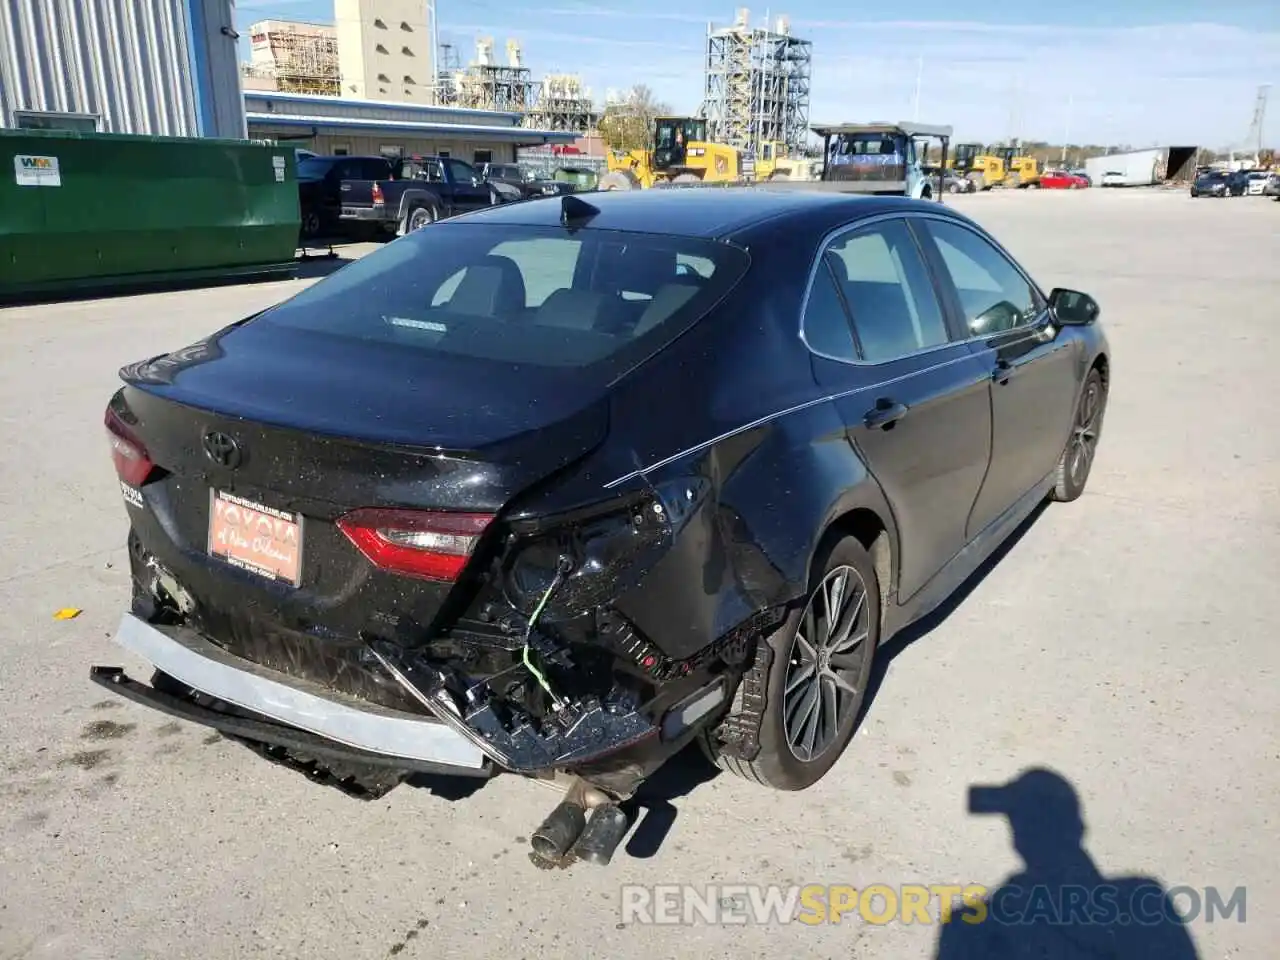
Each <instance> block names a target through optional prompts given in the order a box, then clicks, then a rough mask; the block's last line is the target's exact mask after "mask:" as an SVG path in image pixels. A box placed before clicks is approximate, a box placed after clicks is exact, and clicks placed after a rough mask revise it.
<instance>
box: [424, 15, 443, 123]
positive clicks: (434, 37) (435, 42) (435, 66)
mask: <svg viewBox="0 0 1280 960" xmlns="http://www.w3.org/2000/svg"><path fill="white" fill-rule="evenodd" d="M427 12H428V13H429V14H430V15H431V34H430V36H431V71H432V73H433V74H434V76H432V78H431V89H432V91H433V94H434V95H433V96H432V100H433V101H434V102H435V103H440V101H441V100H442V99H443V98H442V97H441V96H440V74H441V72H442V71H441V70H440V64H439V63H438V62H437V58H438V57H439V56H440V24H439V18H438V17H437V16H436V0H427Z"/></svg>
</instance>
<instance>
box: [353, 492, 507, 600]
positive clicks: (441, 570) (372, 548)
mask: <svg viewBox="0 0 1280 960" xmlns="http://www.w3.org/2000/svg"><path fill="white" fill-rule="evenodd" d="M492 521H493V515H492V514H488V513H441V512H431V511H423V510H384V509H377V508H365V509H361V510H354V511H352V512H351V513H348V514H346V515H344V516H342V517H339V518H338V529H339V530H341V531H342V532H343V533H344V534H346V537H347V539H348V540H350V541H351V542H352V543H353V544H355V546H356V549H357V550H359V551H360V552H361V553H362V554H364V556H365V558H366V559H367V560H368V561H369V562H370V563H372V564H373V565H374V566H375V567H377V568H378V569H380V570H386V571H388V572H390V573H398V574H402V575H403V576H406V577H417V578H418V579H420V580H441V581H446V582H449V581H453V580H456V579H458V575H459V574H460V573H462V570H463V568H464V567H465V566H466V565H467V561H468V560H470V559H471V554H472V551H474V550H475V547H476V543H477V541H479V539H480V535H481V534H482V533H484V531H485V529H486V528H487V527H488V526H489V524H490V523H491V522H492Z"/></svg>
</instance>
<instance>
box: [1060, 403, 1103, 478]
mask: <svg viewBox="0 0 1280 960" xmlns="http://www.w3.org/2000/svg"><path fill="white" fill-rule="evenodd" d="M1101 414H1102V384H1101V383H1100V382H1099V381H1098V380H1097V379H1091V380H1090V381H1089V383H1088V385H1087V386H1086V387H1085V391H1084V395H1083V396H1082V397H1081V398H1080V407H1079V409H1078V410H1077V411H1076V423H1075V426H1074V428H1073V429H1072V435H1071V455H1070V457H1069V459H1068V462H1069V464H1070V465H1069V467H1068V469H1069V470H1070V471H1071V482H1072V483H1074V484H1077V485H1080V484H1083V483H1084V481H1085V478H1086V477H1088V476H1089V468H1090V467H1092V466H1093V455H1094V453H1095V452H1096V451H1097V449H1098V420H1099V417H1100V416H1101Z"/></svg>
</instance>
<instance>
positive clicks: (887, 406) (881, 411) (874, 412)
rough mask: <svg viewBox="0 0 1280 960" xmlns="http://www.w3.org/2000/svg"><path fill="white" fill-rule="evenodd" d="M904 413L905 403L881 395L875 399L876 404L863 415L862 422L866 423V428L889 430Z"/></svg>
mask: <svg viewBox="0 0 1280 960" xmlns="http://www.w3.org/2000/svg"><path fill="white" fill-rule="evenodd" d="M906 414H907V405H906V404H905V403H898V402H897V401H896V400H890V399H889V398H888V397H881V398H880V399H879V400H877V401H876V405H875V406H874V407H872V408H871V409H870V410H868V411H867V412H866V414H864V415H863V417H862V422H863V423H864V424H866V426H867V429H868V430H876V429H879V430H889V429H891V428H892V427H893V425H894V424H895V423H897V422H898V421H899V420H901V419H902V418H903V417H904V416H906Z"/></svg>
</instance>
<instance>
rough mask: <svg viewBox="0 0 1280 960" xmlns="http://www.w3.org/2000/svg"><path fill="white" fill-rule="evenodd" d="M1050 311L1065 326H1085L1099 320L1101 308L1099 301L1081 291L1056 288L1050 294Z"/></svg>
mask: <svg viewBox="0 0 1280 960" xmlns="http://www.w3.org/2000/svg"><path fill="white" fill-rule="evenodd" d="M1049 309H1051V310H1052V311H1053V315H1054V316H1055V317H1057V318H1058V323H1060V324H1063V325H1064V326H1085V325H1086V324H1090V323H1093V322H1094V321H1095V320H1097V319H1098V314H1099V312H1101V307H1099V306H1098V301H1097V300H1095V299H1093V297H1091V296H1089V295H1088V294H1087V293H1081V292H1080V291H1079V290H1064V289H1063V288H1062V287H1055V288H1054V289H1053V292H1052V293H1050V294H1049Z"/></svg>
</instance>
